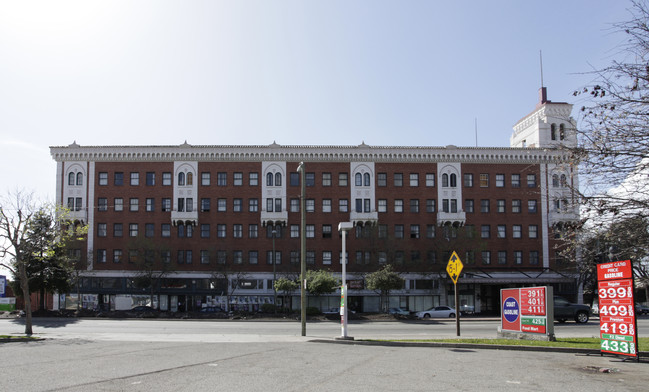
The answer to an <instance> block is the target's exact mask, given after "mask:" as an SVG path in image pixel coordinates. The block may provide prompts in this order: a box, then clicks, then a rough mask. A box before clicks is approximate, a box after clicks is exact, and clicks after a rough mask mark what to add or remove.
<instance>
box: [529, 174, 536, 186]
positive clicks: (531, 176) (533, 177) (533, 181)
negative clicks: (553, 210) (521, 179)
mask: <svg viewBox="0 0 649 392" xmlns="http://www.w3.org/2000/svg"><path fill="white" fill-rule="evenodd" d="M527 187H528V188H536V174H528V175H527Z"/></svg>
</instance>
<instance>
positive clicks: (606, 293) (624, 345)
mask: <svg viewBox="0 0 649 392" xmlns="http://www.w3.org/2000/svg"><path fill="white" fill-rule="evenodd" d="M597 275H598V280H599V282H598V284H597V289H598V296H599V332H600V339H601V351H603V352H608V353H612V354H620V355H630V356H636V357H637V356H638V350H637V347H638V346H637V325H636V318H635V309H634V306H635V302H634V300H633V272H632V269H631V261H630V260H625V261H616V262H613V263H605V264H598V265H597Z"/></svg>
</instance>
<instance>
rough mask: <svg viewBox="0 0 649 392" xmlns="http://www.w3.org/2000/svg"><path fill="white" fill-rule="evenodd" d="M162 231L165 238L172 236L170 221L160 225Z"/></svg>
mask: <svg viewBox="0 0 649 392" xmlns="http://www.w3.org/2000/svg"><path fill="white" fill-rule="evenodd" d="M160 233H161V235H162V237H163V238H169V237H171V225H170V224H169V223H163V224H162V226H160Z"/></svg>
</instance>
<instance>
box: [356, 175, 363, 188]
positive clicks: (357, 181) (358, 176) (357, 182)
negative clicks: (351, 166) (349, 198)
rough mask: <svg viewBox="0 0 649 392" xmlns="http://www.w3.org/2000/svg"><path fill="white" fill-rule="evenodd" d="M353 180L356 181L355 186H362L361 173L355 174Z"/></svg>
mask: <svg viewBox="0 0 649 392" xmlns="http://www.w3.org/2000/svg"><path fill="white" fill-rule="evenodd" d="M354 178H355V181H356V186H363V175H362V174H361V173H356V175H355V176H354Z"/></svg>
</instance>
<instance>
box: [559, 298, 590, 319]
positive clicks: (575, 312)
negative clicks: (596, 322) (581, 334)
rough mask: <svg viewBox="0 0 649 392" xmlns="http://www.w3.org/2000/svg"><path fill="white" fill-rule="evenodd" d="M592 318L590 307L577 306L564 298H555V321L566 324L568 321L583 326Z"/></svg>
mask: <svg viewBox="0 0 649 392" xmlns="http://www.w3.org/2000/svg"><path fill="white" fill-rule="evenodd" d="M589 318H590V307H589V306H587V305H580V304H575V303H572V302H570V301H568V300H567V299H565V298H562V297H554V319H555V320H557V321H558V322H560V323H565V322H566V321H567V320H568V319H572V320H575V322H577V323H580V324H583V323H587V322H588V319H589Z"/></svg>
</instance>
